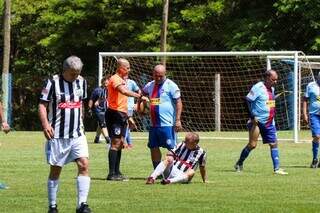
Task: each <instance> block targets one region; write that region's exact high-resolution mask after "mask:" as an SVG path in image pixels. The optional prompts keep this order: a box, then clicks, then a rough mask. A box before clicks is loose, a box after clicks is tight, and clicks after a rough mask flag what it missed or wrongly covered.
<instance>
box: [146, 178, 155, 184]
mask: <svg viewBox="0 0 320 213" xmlns="http://www.w3.org/2000/svg"><path fill="white" fill-rule="evenodd" d="M146 184H154V179H153V177H148V179H147V182H146Z"/></svg>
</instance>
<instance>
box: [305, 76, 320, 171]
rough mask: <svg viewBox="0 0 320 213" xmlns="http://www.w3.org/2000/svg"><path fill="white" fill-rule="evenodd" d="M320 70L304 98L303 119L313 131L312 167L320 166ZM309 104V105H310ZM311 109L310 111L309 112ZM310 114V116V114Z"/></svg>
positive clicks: (308, 86)
mask: <svg viewBox="0 0 320 213" xmlns="http://www.w3.org/2000/svg"><path fill="white" fill-rule="evenodd" d="M319 101H320V72H319V73H318V76H317V79H316V81H315V82H314V81H313V82H310V83H309V84H308V85H307V88H306V92H305V95H304V98H303V104H302V106H303V120H304V121H305V122H306V123H307V124H309V126H310V129H311V133H312V137H313V139H312V155H313V158H312V162H311V165H310V168H318V167H320V164H319V160H318V149H319V141H320V102H319ZM308 104H309V107H308ZM308 111H309V113H308ZM308 114H309V116H308Z"/></svg>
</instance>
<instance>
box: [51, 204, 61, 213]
mask: <svg viewBox="0 0 320 213" xmlns="http://www.w3.org/2000/svg"><path fill="white" fill-rule="evenodd" d="M58 212H59V211H58V207H57V205H52V206H49V209H48V213H58Z"/></svg>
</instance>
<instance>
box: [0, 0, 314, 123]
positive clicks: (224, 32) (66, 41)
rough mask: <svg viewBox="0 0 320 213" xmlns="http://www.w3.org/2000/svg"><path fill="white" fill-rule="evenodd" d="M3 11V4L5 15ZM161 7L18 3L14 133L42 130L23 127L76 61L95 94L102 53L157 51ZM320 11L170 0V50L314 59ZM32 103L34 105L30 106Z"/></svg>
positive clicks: (52, 0) (75, 0)
mask: <svg viewBox="0 0 320 213" xmlns="http://www.w3.org/2000/svg"><path fill="white" fill-rule="evenodd" d="M3 4H4V0H0V9H1V11H2V10H3ZM162 7H163V5H162V1H161V0H138V1H134V0H117V1H116V0H63V1H61V0H47V1H42V0H19V1H17V0H12V43H11V45H12V49H11V51H12V53H11V69H10V70H11V72H12V73H13V78H14V99H15V103H14V104H15V108H14V116H15V117H16V118H15V125H16V128H19V129H26V128H30V129H38V128H39V125H36V124H32V125H27V126H26V124H25V123H24V122H23V120H30V118H34V117H37V115H36V110H35V109H34V108H35V107H36V106H37V103H36V100H37V94H38V93H39V90H40V88H41V85H42V81H43V79H44V78H46V77H48V76H49V75H51V74H53V73H57V72H60V70H61V64H62V61H63V59H64V58H65V57H67V56H69V55H70V54H75V55H78V56H79V57H81V58H82V59H83V61H84V64H85V67H84V70H83V75H84V76H85V77H87V78H89V80H90V82H89V83H90V84H89V85H90V90H91V89H92V87H94V86H95V82H96V80H95V78H96V75H97V74H96V73H97V71H96V70H97V64H98V62H97V58H98V57H97V54H98V52H99V51H159V49H160V32H161V21H162ZM319 10H320V4H318V2H317V1H311V0H302V1H297V0H271V1H262V0H257V1H249V0H241V1H234V0H197V1H195V0H172V1H170V6H169V24H168V38H167V42H168V48H167V49H168V51H221V50H223V51H228V50H301V51H304V52H305V53H307V54H316V53H317V52H318V51H319V50H320V35H319V33H318V32H319V27H320V15H319V12H318V11H319ZM1 18H3V17H2V16H1ZM0 27H1V29H2V28H3V23H0ZM1 33H2V32H1ZM0 42H1V43H2V36H1V38H0ZM0 53H1V55H2V51H1V49H0ZM0 67H1V63H0ZM28 101H29V102H28ZM26 102H28V103H31V104H30V105H31V106H30V107H28V108H26V107H24V106H25V104H26ZM21 112H23V113H21ZM21 115H23V116H26V117H25V118H22V116H21Z"/></svg>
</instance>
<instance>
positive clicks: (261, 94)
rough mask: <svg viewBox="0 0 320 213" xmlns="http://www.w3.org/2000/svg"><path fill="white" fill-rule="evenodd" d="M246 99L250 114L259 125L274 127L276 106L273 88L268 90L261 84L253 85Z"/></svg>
mask: <svg viewBox="0 0 320 213" xmlns="http://www.w3.org/2000/svg"><path fill="white" fill-rule="evenodd" d="M246 98H247V100H248V101H249V102H250V104H251V105H250V108H251V114H252V115H253V116H255V117H256V118H257V119H258V121H259V123H261V124H264V125H266V126H268V125H270V124H273V125H274V116H275V112H276V104H275V96H274V88H273V87H272V88H271V89H268V88H267V87H266V86H265V85H264V83H263V82H258V83H256V84H255V85H253V87H252V88H251V90H250V92H249V93H248V95H247V96H246Z"/></svg>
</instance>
